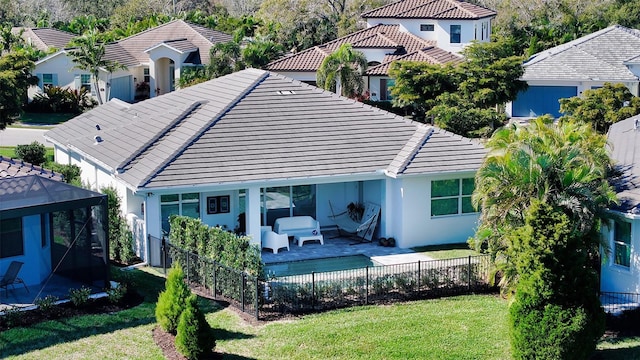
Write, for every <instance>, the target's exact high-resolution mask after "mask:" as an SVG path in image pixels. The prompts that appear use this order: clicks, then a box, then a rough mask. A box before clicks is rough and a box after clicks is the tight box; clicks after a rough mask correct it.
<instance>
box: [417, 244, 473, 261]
mask: <svg viewBox="0 0 640 360" xmlns="http://www.w3.org/2000/svg"><path fill="white" fill-rule="evenodd" d="M412 250H413V251H415V252H418V253H421V254H424V255H426V256H428V257H430V258H432V259H453V258H459V257H467V256H469V255H471V256H475V255H480V254H479V253H477V252H476V251H474V250H471V249H469V245H468V244H467V243H461V244H448V245H431V246H420V247H415V248H413V249H412Z"/></svg>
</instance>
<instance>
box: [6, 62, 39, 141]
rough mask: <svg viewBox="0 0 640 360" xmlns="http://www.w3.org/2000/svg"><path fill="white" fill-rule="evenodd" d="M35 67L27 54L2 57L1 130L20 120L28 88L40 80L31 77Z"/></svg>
mask: <svg viewBox="0 0 640 360" xmlns="http://www.w3.org/2000/svg"><path fill="white" fill-rule="evenodd" d="M34 67H35V65H34V63H33V61H31V60H30V59H29V57H28V55H27V54H25V53H19V52H9V53H7V54H5V55H2V56H0V130H3V129H5V128H6V127H7V125H9V124H11V123H13V122H14V121H15V119H16V118H18V116H19V115H20V112H21V111H22V105H23V104H24V103H25V102H26V100H27V88H28V87H29V85H35V84H37V83H38V78H37V77H35V76H33V75H31V71H32V70H33V68H34Z"/></svg>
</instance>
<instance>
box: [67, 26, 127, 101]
mask: <svg viewBox="0 0 640 360" xmlns="http://www.w3.org/2000/svg"><path fill="white" fill-rule="evenodd" d="M71 44H72V45H73V46H75V48H74V49H73V50H71V51H69V54H70V55H71V57H72V58H73V61H74V63H75V64H76V65H75V66H74V68H76V69H81V70H86V71H88V72H89V73H90V74H91V82H92V86H93V87H94V89H95V90H96V95H97V97H98V104H99V105H102V103H103V101H102V95H101V94H100V86H99V83H98V82H99V80H100V70H101V69H104V70H105V71H107V72H108V73H109V74H111V73H113V72H114V71H116V70H118V69H126V66H123V65H120V64H119V63H118V62H117V61H113V60H107V59H105V58H104V56H105V52H106V48H105V45H104V43H103V42H100V41H98V32H97V31H96V29H95V28H93V29H91V30H89V31H87V32H85V33H84V34H83V35H82V36H80V37H77V38H75V39H73V40H72V41H71Z"/></svg>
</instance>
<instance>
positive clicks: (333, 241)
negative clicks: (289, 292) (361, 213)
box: [261, 231, 433, 265]
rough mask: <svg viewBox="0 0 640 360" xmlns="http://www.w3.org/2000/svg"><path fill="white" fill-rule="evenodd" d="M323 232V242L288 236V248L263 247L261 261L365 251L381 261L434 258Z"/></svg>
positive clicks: (381, 263) (291, 259)
mask: <svg viewBox="0 0 640 360" xmlns="http://www.w3.org/2000/svg"><path fill="white" fill-rule="evenodd" d="M322 235H323V236H324V245H321V244H320V242H319V241H308V242H305V243H304V244H303V245H302V246H298V244H297V243H295V242H294V241H293V240H292V239H290V241H289V251H287V249H286V248H281V249H280V250H279V251H278V253H277V254H274V253H273V252H272V251H271V249H262V252H261V255H262V261H263V262H264V263H265V264H273V263H280V262H291V261H300V260H310V259H323V258H331V257H340V256H350V255H365V256H368V257H369V258H371V260H373V261H374V262H376V263H378V264H380V265H394V264H405V263H410V262H417V261H429V260H433V259H432V258H430V257H428V256H426V255H423V254H420V253H416V252H414V251H413V250H411V249H400V248H398V247H385V246H380V245H378V242H377V241H373V242H359V240H358V239H357V238H347V237H337V236H338V232H337V231H322Z"/></svg>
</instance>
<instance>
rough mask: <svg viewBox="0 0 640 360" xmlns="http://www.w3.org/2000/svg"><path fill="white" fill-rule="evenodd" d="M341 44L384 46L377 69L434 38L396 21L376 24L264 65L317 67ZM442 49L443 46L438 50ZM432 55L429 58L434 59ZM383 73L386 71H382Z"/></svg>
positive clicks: (424, 46)
mask: <svg viewBox="0 0 640 360" xmlns="http://www.w3.org/2000/svg"><path fill="white" fill-rule="evenodd" d="M342 44H351V46H353V48H354V49H356V50H357V49H387V50H388V51H389V54H388V55H386V56H385V58H384V60H383V62H382V63H381V65H386V67H382V68H381V69H383V70H384V69H388V66H389V63H390V62H391V61H394V60H396V59H397V58H399V57H402V56H404V55H406V54H412V53H415V52H417V51H419V50H422V49H429V48H433V47H434V45H435V42H434V41H430V40H424V39H421V38H419V37H417V36H415V35H413V34H411V33H408V32H404V31H400V25H397V24H380V25H376V26H372V27H370V28H367V29H363V30H360V31H356V32H354V33H352V34H349V35H346V36H343V37H341V38H339V39H336V40H333V41H330V42H327V43H325V44H322V45H318V46H315V47H312V48H309V49H306V50H303V51H301V52H299V53H296V54H293V55H289V56H285V57H283V58H281V59H278V60H276V61H273V62H271V63H269V64H268V65H267V69H268V70H271V71H280V72H282V71H317V70H318V68H320V65H321V64H322V61H323V60H324V58H325V57H327V56H328V55H329V54H331V53H333V52H334V51H336V50H337V49H338V48H339V47H340V46H341V45H342ZM442 51H443V52H444V50H442ZM438 60H439V58H438V57H434V58H433V61H438ZM385 74H386V73H385Z"/></svg>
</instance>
